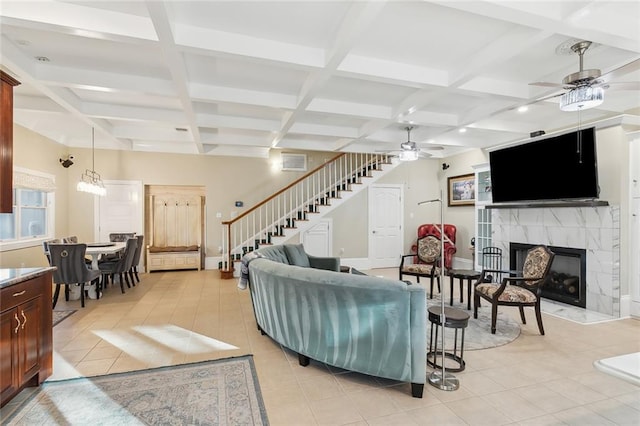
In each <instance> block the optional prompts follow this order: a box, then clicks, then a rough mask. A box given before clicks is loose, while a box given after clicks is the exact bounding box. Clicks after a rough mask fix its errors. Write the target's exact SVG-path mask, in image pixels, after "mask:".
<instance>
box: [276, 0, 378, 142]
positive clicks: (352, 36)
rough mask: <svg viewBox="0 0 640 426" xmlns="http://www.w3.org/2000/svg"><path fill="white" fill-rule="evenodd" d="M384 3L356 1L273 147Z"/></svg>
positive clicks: (283, 125)
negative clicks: (324, 60)
mask: <svg viewBox="0 0 640 426" xmlns="http://www.w3.org/2000/svg"><path fill="white" fill-rule="evenodd" d="M384 6H385V2H384V1H378V2H356V3H354V4H352V5H351V7H350V8H349V10H348V12H347V14H346V16H345V17H344V19H343V20H342V22H341V24H340V26H339V28H338V30H337V31H336V33H335V37H334V40H333V43H332V45H331V46H329V48H328V49H327V50H326V52H327V57H326V62H325V63H324V64H322V65H323V66H324V68H323V69H322V70H319V71H316V72H313V73H311V75H310V76H309V77H308V78H307V80H306V81H305V83H304V85H303V87H302V90H301V91H300V94H299V96H298V104H297V107H296V109H295V111H293V113H291V114H287V115H286V119H285V120H283V124H282V127H281V129H280V131H279V132H278V134H277V135H276V136H275V137H274V138H273V143H272V146H273V147H276V146H278V144H279V142H280V140H281V139H282V138H283V137H284V135H286V134H287V132H289V130H290V128H291V126H292V125H293V123H294V122H295V121H296V120H297V119H298V118H299V116H301V115H302V114H303V113H304V111H305V110H306V109H307V108H308V107H309V106H310V105H311V103H312V102H313V101H314V99H315V97H316V96H317V95H318V93H319V92H320V89H321V87H323V86H324V85H325V83H326V82H327V81H328V80H329V78H330V77H331V76H332V75H333V74H334V73H335V72H336V70H337V69H338V67H339V65H340V63H341V62H342V61H344V59H345V57H346V56H347V54H348V53H349V51H350V50H351V49H352V48H353V46H354V45H355V43H356V42H357V39H358V36H359V35H360V34H361V33H362V31H364V30H365V29H366V28H368V27H369V26H370V25H371V24H372V23H373V21H374V20H375V18H376V17H377V16H378V15H379V14H380V12H381V11H382V9H383V8H384Z"/></svg>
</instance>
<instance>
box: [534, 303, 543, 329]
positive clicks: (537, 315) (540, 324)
mask: <svg viewBox="0 0 640 426" xmlns="http://www.w3.org/2000/svg"><path fill="white" fill-rule="evenodd" d="M535 311H536V320H538V329H539V330H540V334H541V335H543V336H544V327H543V326H542V312H540V303H539V302H538V303H536V306H535Z"/></svg>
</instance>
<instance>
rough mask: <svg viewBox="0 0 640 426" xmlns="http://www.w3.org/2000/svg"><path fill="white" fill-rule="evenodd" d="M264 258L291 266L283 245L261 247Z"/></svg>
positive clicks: (260, 250)
mask: <svg viewBox="0 0 640 426" xmlns="http://www.w3.org/2000/svg"><path fill="white" fill-rule="evenodd" d="M258 251H259V252H260V254H261V255H262V257H265V258H267V259H269V260H273V261H274V262H278V263H284V264H285V265H289V264H290V262H289V258H288V257H287V252H286V251H285V250H284V248H283V246H282V245H275V246H265V247H260V248H259V249H258Z"/></svg>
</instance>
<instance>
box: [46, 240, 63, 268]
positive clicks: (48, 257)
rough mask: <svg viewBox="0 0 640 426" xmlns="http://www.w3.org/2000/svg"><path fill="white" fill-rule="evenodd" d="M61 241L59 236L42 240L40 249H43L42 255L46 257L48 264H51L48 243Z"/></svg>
mask: <svg viewBox="0 0 640 426" xmlns="http://www.w3.org/2000/svg"><path fill="white" fill-rule="evenodd" d="M61 242H62V241H61V240H60V238H52V239H50V240H45V241H43V242H42V250H43V251H44V255H45V256H46V257H47V262H49V266H51V255H50V254H49V244H59V243H61Z"/></svg>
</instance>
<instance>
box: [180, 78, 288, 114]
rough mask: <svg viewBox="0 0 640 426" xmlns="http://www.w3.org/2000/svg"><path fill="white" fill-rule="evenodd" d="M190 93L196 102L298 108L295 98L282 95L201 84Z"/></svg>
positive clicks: (195, 86) (195, 85) (193, 85)
mask: <svg viewBox="0 0 640 426" xmlns="http://www.w3.org/2000/svg"><path fill="white" fill-rule="evenodd" d="M189 92H190V94H191V97H192V98H193V100H194V101H196V102H207V103H212V102H229V103H237V104H245V105H256V106H263V107H269V108H284V109H294V108H295V107H296V97H295V96H291V95H283V94H281V93H273V92H260V91H257V90H246V89H236V88H233V87H223V86H211V85H206V84H200V83H191V84H190V85H189Z"/></svg>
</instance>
